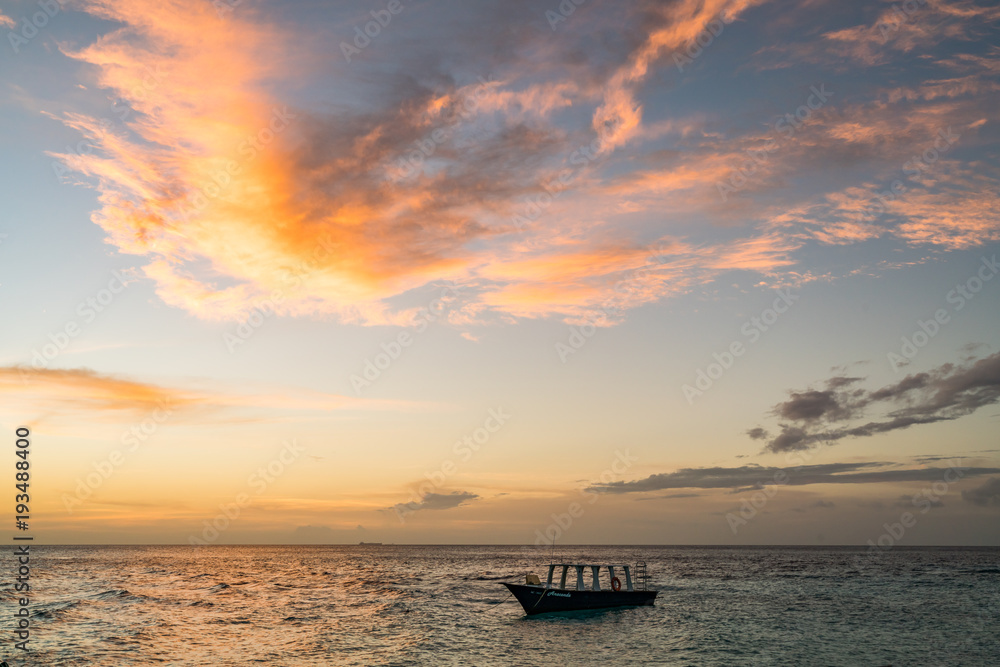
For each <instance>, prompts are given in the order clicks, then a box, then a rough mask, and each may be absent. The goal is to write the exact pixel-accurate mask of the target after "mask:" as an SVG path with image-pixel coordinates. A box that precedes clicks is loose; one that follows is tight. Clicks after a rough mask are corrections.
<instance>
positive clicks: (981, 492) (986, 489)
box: [962, 477, 1000, 507]
mask: <svg viewBox="0 0 1000 667" xmlns="http://www.w3.org/2000/svg"><path fill="white" fill-rule="evenodd" d="M962 500H964V501H965V502H967V503H972V504H973V505H979V506H980V507H1000V477H994V478H992V479H988V480H986V483H985V484H983V485H982V486H977V487H976V488H974V489H971V490H969V491H962Z"/></svg>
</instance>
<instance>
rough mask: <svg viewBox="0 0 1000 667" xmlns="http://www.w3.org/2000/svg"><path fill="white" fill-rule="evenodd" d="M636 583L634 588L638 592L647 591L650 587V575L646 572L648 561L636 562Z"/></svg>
mask: <svg viewBox="0 0 1000 667" xmlns="http://www.w3.org/2000/svg"><path fill="white" fill-rule="evenodd" d="M633 573H634V578H635V581H634V582H633V586H634V587H635V590H637V591H644V590H647V589H648V587H649V579H650V577H649V573H648V572H647V571H646V561H644V560H640V561H636V564H635V570H634V571H633Z"/></svg>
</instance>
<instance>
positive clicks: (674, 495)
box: [636, 493, 701, 500]
mask: <svg viewBox="0 0 1000 667" xmlns="http://www.w3.org/2000/svg"><path fill="white" fill-rule="evenodd" d="M700 497H701V496H700V495H699V494H697V493H668V494H667V495H665V496H651V497H649V498H636V500H667V499H670V498H700Z"/></svg>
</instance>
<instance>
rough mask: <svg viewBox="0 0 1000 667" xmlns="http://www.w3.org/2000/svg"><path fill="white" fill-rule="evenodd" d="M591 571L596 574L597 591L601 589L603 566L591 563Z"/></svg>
mask: <svg viewBox="0 0 1000 667" xmlns="http://www.w3.org/2000/svg"><path fill="white" fill-rule="evenodd" d="M590 573H591V574H592V575H594V590H595V591H599V590H601V566H600V565H591V566H590Z"/></svg>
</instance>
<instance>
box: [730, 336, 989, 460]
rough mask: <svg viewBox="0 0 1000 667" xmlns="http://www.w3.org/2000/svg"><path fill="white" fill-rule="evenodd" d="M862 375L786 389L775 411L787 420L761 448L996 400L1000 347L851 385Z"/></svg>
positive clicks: (794, 445)
mask: <svg viewBox="0 0 1000 667" xmlns="http://www.w3.org/2000/svg"><path fill="white" fill-rule="evenodd" d="M861 380H862V378H857V377H847V376H843V375H838V376H835V377H832V378H830V379H828V380H826V382H825V383H824V384H825V386H826V389H824V390H812V389H810V390H806V391H800V392H796V391H793V392H790V393H789V399H788V400H787V401H784V402H782V403H779V404H778V405H776V406H775V407H774V413H775V414H776V415H777V416H778V417H780V418H781V419H783V420H785V421H784V422H783V423H781V424H780V428H781V430H780V432H779V433H778V435H777V436H775V437H774V438H773V439H772V440H770V441H769V442H768V443H767V446H766V448H765V449H766V450H767V451H771V452H775V453H777V452H788V451H797V450H804V449H809V448H810V447H813V446H815V445H817V444H820V443H825V444H832V443H834V442H836V441H838V440H841V439H843V438H861V437H868V436H872V435H876V434H879V433H888V432H890V431H895V430H898V429H904V428H909V427H910V426H915V425H918V424H933V423H935V422H940V421H949V420H952V419H958V418H959V417H963V416H965V415H968V414H971V413H973V412H975V411H976V410H978V409H979V408H982V407H984V406H987V405H992V404H994V403H997V402H998V401H1000V353H997V354H994V355H992V356H989V357H985V358H983V359H979V360H976V361H972V362H970V363H967V364H965V365H956V364H951V363H948V364H943V365H942V366H939V367H937V368H935V369H933V370H930V371H928V372H925V373H916V374H914V375H907V376H906V377H905V378H903V379H902V380H900V381H899V382H897V383H894V384H890V385H887V386H885V387H882V388H880V389H877V390H875V391H872V392H869V391H866V390H865V389H861V388H854V385H855V384H857V383H858V382H860V381H861ZM883 406H885V408H887V410H886V412H885V414H884V416H883V417H882V418H881V419H878V420H875V421H869V422H867V423H865V424H860V425H855V426H850V425H848V424H847V423H846V422H849V421H850V420H852V419H854V418H856V417H859V416H861V415H862V414H863V413H864V412H865V411H866V410H869V409H876V408H882V407H883ZM885 408H883V409H885ZM765 434H766V431H764V429H762V428H760V427H757V428H753V429H750V430H749V431H747V435H749V436H750V437H751V438H752V439H754V440H759V439H763V438H762V436H764V435H765Z"/></svg>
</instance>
